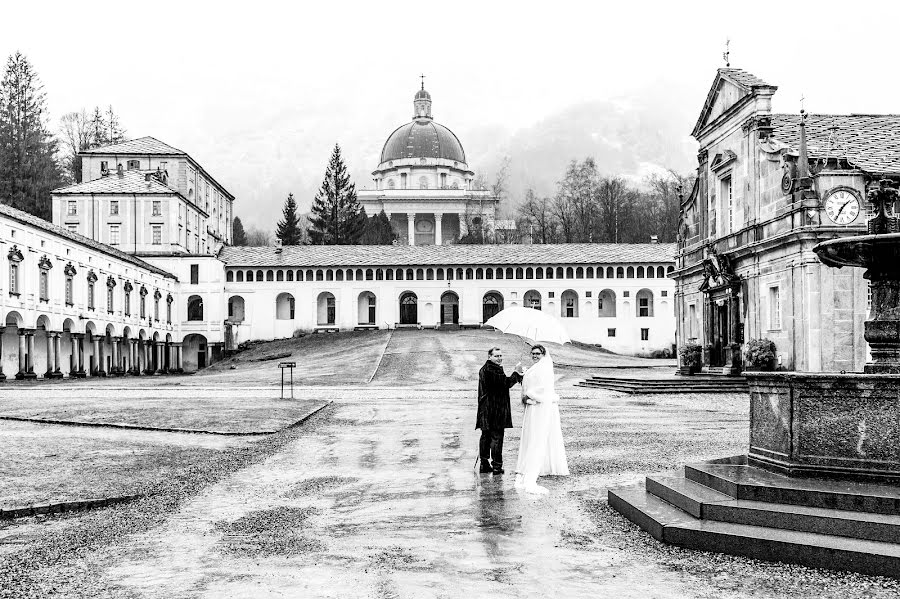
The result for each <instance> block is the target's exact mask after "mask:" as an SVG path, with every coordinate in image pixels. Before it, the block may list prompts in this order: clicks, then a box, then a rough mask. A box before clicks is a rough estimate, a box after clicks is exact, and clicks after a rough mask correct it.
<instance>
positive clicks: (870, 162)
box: [674, 68, 900, 374]
mask: <svg viewBox="0 0 900 599" xmlns="http://www.w3.org/2000/svg"><path fill="white" fill-rule="evenodd" d="M776 90H777V87H776V86H774V85H771V84H768V83H766V82H765V81H763V80H761V79H759V78H758V77H756V76H754V75H751V74H749V73H746V72H744V71H742V70H740V69H733V68H726V69H719V71H718V73H717V74H716V77H715V80H714V81H713V85H712V88H711V89H710V91H709V94H708V96H707V98H706V102H705V103H704V106H703V109H702V111H701V114H700V117H699V119H698V121H697V124H696V126H695V127H694V130H693V136H694V137H695V138H696V139H697V141H698V142H699V144H700V151H699V154H698V169H697V182H696V185H695V186H694V188H693V190H692V192H691V194H690V195H689V196H688V197H687V198H686V199H685V200H684V201H683V202H682V206H681V220H680V222H679V235H678V252H677V257H676V269H675V274H674V278H675V283H676V316H677V335H678V339H679V344H685V343H689V342H696V343H699V344H700V345H701V346H702V347H703V364H704V370H706V371H711V372H723V373H726V374H728V373H736V372H740V371H741V370H742V369H743V368H745V359H746V358H745V353H746V349H747V343H748V342H749V341H750V340H752V339H769V340H771V341H773V342H774V343H775V347H776V353H777V359H776V360H777V365H778V366H779V367H780V368H783V369H787V370H803V371H814V372H816V371H841V370H847V371H859V370H861V369H862V367H863V365H864V363H865V362H866V355H867V351H868V349H867V347H866V344H865V342H864V341H863V340H862V339H863V334H862V333H863V322H864V320H865V318H866V314H867V311H868V290H867V285H866V281H865V280H864V279H863V273H862V271H861V270H860V269H832V268H827V267H825V266H824V265H822V264H821V263H820V262H819V260H818V258H817V257H816V255H815V253H813V251H812V248H813V247H814V246H815V245H816V244H817V243H819V242H821V241H825V240H827V239H833V238H835V237H840V236H847V235H858V234H860V233H863V232H865V219H866V213H867V210H868V202H867V200H866V194H867V192H868V190H869V189H870V188H871V187H872V186H876V185H878V181H879V180H880V179H882V178H884V177H892V178H895V179H896V177H897V175H898V174H900V153H898V151H897V149H896V146H894V145H892V143H891V141H892V140H894V139H896V138H897V136H898V135H900V117H897V116H895V115H827V114H806V113H804V112H803V111H801V113H800V114H776V113H772V111H771V101H772V96H773V95H774V93H775V92H776Z"/></svg>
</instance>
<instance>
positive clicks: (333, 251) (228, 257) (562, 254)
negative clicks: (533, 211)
mask: <svg viewBox="0 0 900 599" xmlns="http://www.w3.org/2000/svg"><path fill="white" fill-rule="evenodd" d="M278 249H279V248H275V247H243V246H240V247H239V246H226V247H223V248H222V251H221V252H219V259H220V260H222V261H223V262H225V264H226V266H247V267H257V266H260V267H263V266H289V267H325V266H353V267H356V266H412V265H416V266H419V265H423V266H427V265H435V266H447V265H453V266H462V265H470V264H471V265H485V264H510V265H513V264H515V265H519V264H627V263H638V262H644V263H647V262H652V263H663V264H664V263H668V262H674V260H675V244H674V243H619V244H615V243H569V244H555V245H549V244H548V245H537V244H535V245H417V246H411V245H291V246H284V247H282V248H280V250H281V251H280V253H279V252H278V251H277V250H278Z"/></svg>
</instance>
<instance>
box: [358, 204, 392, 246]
mask: <svg viewBox="0 0 900 599" xmlns="http://www.w3.org/2000/svg"><path fill="white" fill-rule="evenodd" d="M395 239H397V235H396V234H395V233H394V230H393V229H392V228H391V221H390V220H389V219H388V217H387V214H385V212H384V210H382V211H381V212H380V213H378V214H376V215H375V216H372V217H370V218H368V219H367V220H366V227H365V229H364V230H363V234H362V237H361V238H360V243H361V244H363V245H391V244H392V243H394V240H395Z"/></svg>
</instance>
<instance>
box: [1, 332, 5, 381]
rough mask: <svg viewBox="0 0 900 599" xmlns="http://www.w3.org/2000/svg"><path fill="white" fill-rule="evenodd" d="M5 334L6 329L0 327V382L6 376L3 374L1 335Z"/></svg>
mask: <svg viewBox="0 0 900 599" xmlns="http://www.w3.org/2000/svg"><path fill="white" fill-rule="evenodd" d="M5 332H6V327H0V381H5V380H6V375H5V374H3V333H5Z"/></svg>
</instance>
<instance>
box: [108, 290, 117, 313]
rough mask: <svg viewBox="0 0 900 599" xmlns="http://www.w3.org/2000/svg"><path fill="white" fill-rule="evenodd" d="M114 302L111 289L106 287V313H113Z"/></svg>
mask: <svg viewBox="0 0 900 599" xmlns="http://www.w3.org/2000/svg"><path fill="white" fill-rule="evenodd" d="M114 302H115V296H114V295H113V288H112V287H107V288H106V311H107V312H109V313H110V314H112V313H113V307H114Z"/></svg>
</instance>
